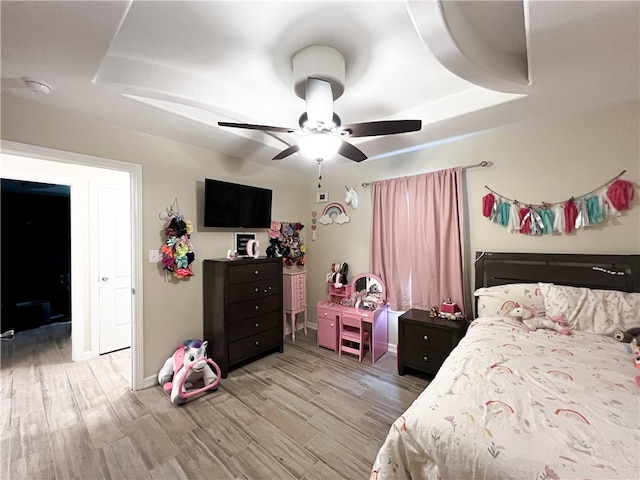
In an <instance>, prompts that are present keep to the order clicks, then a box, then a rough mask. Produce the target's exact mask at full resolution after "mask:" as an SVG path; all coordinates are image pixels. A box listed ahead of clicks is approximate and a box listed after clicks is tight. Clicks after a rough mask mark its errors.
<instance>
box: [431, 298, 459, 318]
mask: <svg viewBox="0 0 640 480" xmlns="http://www.w3.org/2000/svg"><path fill="white" fill-rule="evenodd" d="M429 317H430V318H445V319H447V320H462V319H463V318H464V314H463V313H462V312H461V311H460V308H459V307H458V305H456V304H455V303H453V302H452V301H451V299H450V298H447V299H446V300H445V301H444V302H442V304H441V305H440V308H438V307H437V306H435V305H434V306H433V307H431V308H430V309H429Z"/></svg>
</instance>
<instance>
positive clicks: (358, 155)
mask: <svg viewBox="0 0 640 480" xmlns="http://www.w3.org/2000/svg"><path fill="white" fill-rule="evenodd" d="M338 153H339V154H340V155H342V156H343V157H345V158H348V159H349V160H353V161H354V162H361V161H363V160H366V159H367V156H366V155H365V154H364V153H363V152H362V150H360V149H359V148H358V147H356V146H354V145H351V144H350V143H347V142H345V141H344V140H343V141H342V143H341V144H340V148H338Z"/></svg>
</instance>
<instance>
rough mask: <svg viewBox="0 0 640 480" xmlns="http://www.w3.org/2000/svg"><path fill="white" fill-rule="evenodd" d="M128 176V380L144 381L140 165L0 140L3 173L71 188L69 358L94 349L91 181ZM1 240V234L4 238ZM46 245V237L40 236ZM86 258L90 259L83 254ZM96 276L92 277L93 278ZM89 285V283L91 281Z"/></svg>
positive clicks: (96, 341) (91, 353)
mask: <svg viewBox="0 0 640 480" xmlns="http://www.w3.org/2000/svg"><path fill="white" fill-rule="evenodd" d="M123 174H125V176H126V178H127V183H128V188H129V198H130V206H131V208H130V220H129V225H130V232H131V233H130V235H129V236H128V238H127V236H126V235H125V238H124V239H121V241H126V242H128V244H129V246H130V247H131V249H130V251H131V261H130V266H131V268H130V271H131V283H130V292H131V294H132V295H131V297H130V298H131V306H130V309H131V327H130V334H131V386H132V388H133V389H134V390H138V389H140V388H142V387H143V379H142V374H143V365H142V358H143V357H142V325H141V323H142V321H141V319H142V298H141V295H136V292H141V291H142V274H141V272H142V263H141V262H142V259H141V256H140V255H139V254H138V253H137V252H140V251H141V244H142V238H141V237H142V233H141V218H142V217H141V202H140V197H141V194H142V188H141V184H142V169H141V166H140V165H135V164H129V163H125V162H118V161H114V160H108V159H102V158H98V157H91V156H86V155H80V154H75V153H71V152H62V151H58V150H51V149H46V148H41V147H33V146H29V145H22V144H18V143H13V142H5V141H3V142H2V177H3V178H13V179H18V180H25V181H34V182H45V183H55V184H61V185H68V186H69V187H70V190H71V245H72V248H71V279H72V281H71V319H72V320H71V321H72V329H71V336H72V338H71V340H72V341H71V343H72V359H73V361H79V360H84V359H87V358H91V357H94V356H97V355H98V354H99V339H98V335H97V334H96V332H95V319H96V318H97V313H96V311H97V309H98V308H99V301H98V294H97V288H95V287H96V286H97V285H98V277H97V275H98V274H99V273H98V267H97V266H96V265H95V263H96V262H95V261H94V258H95V257H93V256H92V254H91V252H92V251H94V250H95V245H93V243H94V241H92V234H91V228H90V227H88V225H89V224H90V223H91V222H90V220H91V211H90V205H89V204H90V202H89V198H90V192H91V190H92V188H94V187H95V185H96V184H101V185H104V184H109V183H110V182H112V181H114V180H113V179H114V178H122V175H123ZM3 240H4V241H6V240H7V239H6V237H4V238H3ZM42 243H43V248H46V239H43V242H42ZM89 258H91V261H90V262H87V259H89ZM94 280H95V282H94ZM92 286H93V287H94V288H91V287H92Z"/></svg>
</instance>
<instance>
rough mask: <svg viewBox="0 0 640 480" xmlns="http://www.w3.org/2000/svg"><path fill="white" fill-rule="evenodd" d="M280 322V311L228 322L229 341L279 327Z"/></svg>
mask: <svg viewBox="0 0 640 480" xmlns="http://www.w3.org/2000/svg"><path fill="white" fill-rule="evenodd" d="M280 322H282V318H281V317H280V312H277V311H274V312H270V313H267V314H265V315H261V316H259V317H251V318H245V319H244V320H239V321H237V322H232V323H229V341H230V342H235V341H236V340H240V339H241V338H244V337H248V336H250V335H255V334H256V333H261V332H264V331H265V330H270V329H272V328H276V327H279V326H280Z"/></svg>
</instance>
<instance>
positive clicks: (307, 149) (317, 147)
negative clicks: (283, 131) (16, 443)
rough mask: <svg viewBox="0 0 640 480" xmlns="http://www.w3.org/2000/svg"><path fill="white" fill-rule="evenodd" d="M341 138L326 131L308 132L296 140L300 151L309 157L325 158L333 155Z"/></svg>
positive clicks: (338, 146)
mask: <svg viewBox="0 0 640 480" xmlns="http://www.w3.org/2000/svg"><path fill="white" fill-rule="evenodd" d="M341 143H342V140H341V139H340V137H337V136H335V135H330V134H328V133H310V134H309V135H305V136H304V137H301V138H300V140H298V146H299V147H300V151H301V152H302V153H304V154H305V155H307V156H309V157H311V158H316V159H317V158H322V159H327V158H330V157H332V156H334V155H335V154H336V153H337V152H338V149H339V148H340V144H341Z"/></svg>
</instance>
